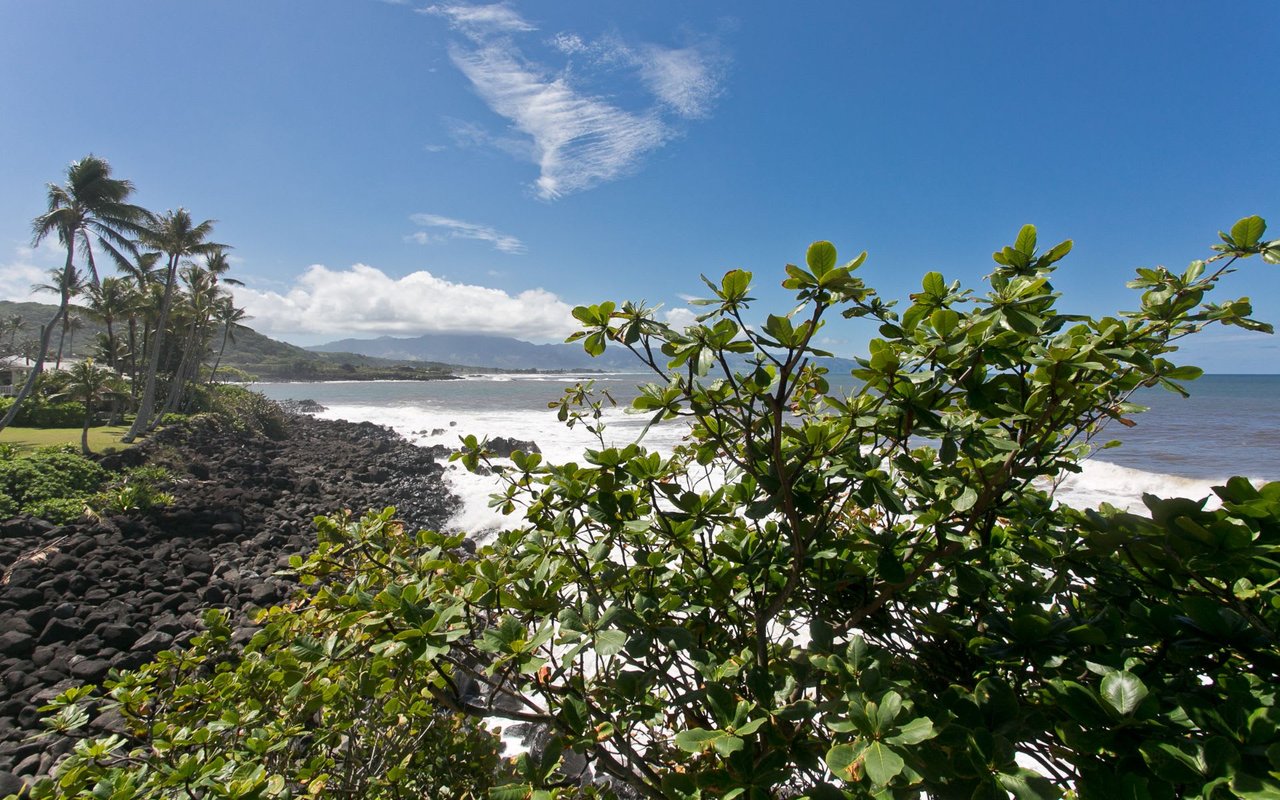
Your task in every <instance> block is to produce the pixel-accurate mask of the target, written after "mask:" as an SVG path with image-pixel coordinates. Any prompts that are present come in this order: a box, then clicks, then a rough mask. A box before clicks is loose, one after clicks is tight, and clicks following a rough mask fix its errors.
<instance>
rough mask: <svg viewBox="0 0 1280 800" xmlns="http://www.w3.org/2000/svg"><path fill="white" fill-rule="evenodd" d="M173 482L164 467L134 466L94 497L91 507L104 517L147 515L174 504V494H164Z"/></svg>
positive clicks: (90, 503) (171, 476) (90, 502)
mask: <svg viewBox="0 0 1280 800" xmlns="http://www.w3.org/2000/svg"><path fill="white" fill-rule="evenodd" d="M172 480H173V475H172V474H171V473H170V472H169V471H168V470H166V469H164V468H163V467H158V466H153V465H144V466H141V467H134V468H133V469H130V470H128V471H126V472H125V473H124V475H122V476H121V477H120V478H117V479H116V480H113V481H112V482H111V483H110V484H108V485H107V486H106V487H104V488H103V489H102V490H101V491H99V492H98V493H97V494H95V495H94V496H93V497H92V498H90V500H89V507H90V508H91V509H93V511H94V512H95V513H97V514H100V515H101V514H130V513H146V512H148V511H150V510H152V509H154V508H160V507H162V506H167V505H169V504H170V503H172V502H173V495H171V494H169V493H168V492H166V491H164V487H165V485H167V484H169V483H170V482H172Z"/></svg>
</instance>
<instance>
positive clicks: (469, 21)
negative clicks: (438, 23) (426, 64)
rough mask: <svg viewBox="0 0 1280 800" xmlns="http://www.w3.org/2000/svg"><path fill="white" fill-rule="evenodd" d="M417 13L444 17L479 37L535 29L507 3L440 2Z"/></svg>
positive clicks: (465, 31) (458, 28)
mask: <svg viewBox="0 0 1280 800" xmlns="http://www.w3.org/2000/svg"><path fill="white" fill-rule="evenodd" d="M418 13H420V14H433V15H435V16H438V17H444V18H445V19H447V20H449V24H450V25H451V26H452V27H453V28H455V29H456V30H459V31H462V32H463V33H465V34H467V35H468V36H471V37H473V38H481V37H484V36H486V35H490V34H495V33H519V32H525V31H535V30H537V28H536V27H534V26H533V25H531V24H530V23H528V22H526V21H525V19H524V18H523V17H521V16H520V14H519V13H518V12H516V10H515V9H513V8H512V7H511V6H510V5H508V4H507V3H493V4H492V5H487V6H471V5H467V4H465V3H442V4H439V5H434V6H430V7H428V8H422V9H418Z"/></svg>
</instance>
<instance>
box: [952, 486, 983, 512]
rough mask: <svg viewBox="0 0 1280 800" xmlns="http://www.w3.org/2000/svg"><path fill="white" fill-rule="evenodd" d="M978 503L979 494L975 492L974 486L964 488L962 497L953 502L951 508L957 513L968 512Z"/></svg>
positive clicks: (961, 493)
mask: <svg viewBox="0 0 1280 800" xmlns="http://www.w3.org/2000/svg"><path fill="white" fill-rule="evenodd" d="M977 502H978V493H977V492H976V491H974V489H973V487H972V486H966V487H964V491H962V492H960V496H959V497H957V498H956V499H955V500H952V501H951V507H952V508H954V509H955V510H956V511H961V512H964V511H968V510H969V509H971V508H973V506H974V504H975V503H977Z"/></svg>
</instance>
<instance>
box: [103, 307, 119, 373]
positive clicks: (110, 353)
mask: <svg viewBox="0 0 1280 800" xmlns="http://www.w3.org/2000/svg"><path fill="white" fill-rule="evenodd" d="M105 321H106V323H107V366H108V367H110V368H111V371H112V372H115V373H116V374H117V375H119V374H120V373H119V370H117V369H116V334H115V332H114V331H113V330H111V317H107V318H106V320H105Z"/></svg>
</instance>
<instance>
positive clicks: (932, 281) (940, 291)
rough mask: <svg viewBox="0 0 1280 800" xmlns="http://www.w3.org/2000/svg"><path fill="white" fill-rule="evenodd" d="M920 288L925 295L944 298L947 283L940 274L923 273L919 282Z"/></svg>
mask: <svg viewBox="0 0 1280 800" xmlns="http://www.w3.org/2000/svg"><path fill="white" fill-rule="evenodd" d="M920 286H921V288H923V289H924V291H925V294H928V295H931V296H933V297H944V296H945V295H946V293H947V282H946V280H944V279H943V277H942V273H941V272H928V273H925V276H924V278H923V279H922V280H921V281H920Z"/></svg>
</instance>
